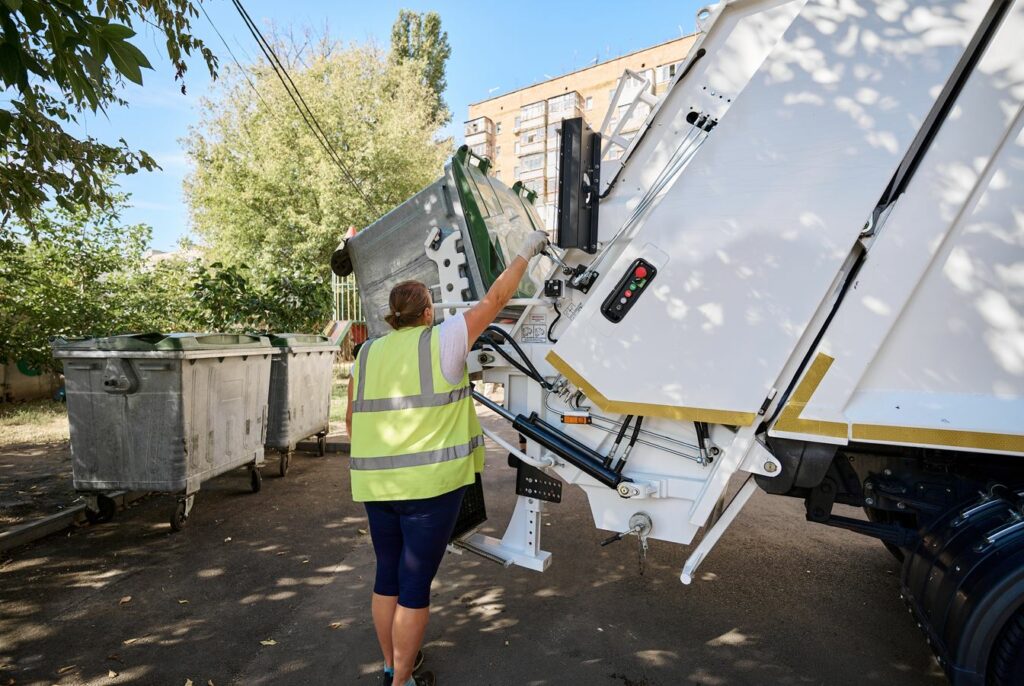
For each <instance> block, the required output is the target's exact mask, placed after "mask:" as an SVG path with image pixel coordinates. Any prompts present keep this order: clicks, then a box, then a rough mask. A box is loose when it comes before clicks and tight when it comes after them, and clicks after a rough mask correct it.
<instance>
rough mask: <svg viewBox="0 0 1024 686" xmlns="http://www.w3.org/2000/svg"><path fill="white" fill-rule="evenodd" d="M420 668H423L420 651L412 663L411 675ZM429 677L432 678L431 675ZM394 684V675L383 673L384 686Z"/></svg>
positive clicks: (392, 685) (421, 652)
mask: <svg viewBox="0 0 1024 686" xmlns="http://www.w3.org/2000/svg"><path fill="white" fill-rule="evenodd" d="M422 667H423V651H422V650H421V651H419V652H417V653H416V661H415V662H413V663H412V671H413V673H416V672H418V671H420V668H422ZM431 676H433V675H431ZM394 682H395V675H394V674H388V673H387V672H384V681H383V684H384V686H394Z"/></svg>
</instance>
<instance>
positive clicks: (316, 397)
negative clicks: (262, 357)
mask: <svg viewBox="0 0 1024 686" xmlns="http://www.w3.org/2000/svg"><path fill="white" fill-rule="evenodd" d="M270 343H271V345H273V346H274V357H273V363H272V364H271V366H270V406H269V407H270V410H269V414H268V416H267V440H266V447H268V448H273V449H275V450H278V451H280V453H281V461H280V465H279V470H280V473H281V476H284V475H285V474H287V473H288V466H289V465H290V464H291V457H292V452H293V451H294V450H295V446H296V444H297V443H298V442H299V441H300V440H302V439H303V438H306V437H307V436H313V435H315V436H316V437H317V447H318V450H317V452H318V453H319V454H320V455H323V454H324V453H325V452H326V447H327V433H328V431H329V429H330V413H331V384H332V381H333V374H332V372H333V370H332V366H333V363H334V356H335V353H336V352H337V351H338V346H337V344H334V343H331V342H330V340H329V339H328V338H327V337H326V336H312V335H307V334H298V333H282V334H271V335H270Z"/></svg>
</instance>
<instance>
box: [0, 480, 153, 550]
mask: <svg viewBox="0 0 1024 686" xmlns="http://www.w3.org/2000/svg"><path fill="white" fill-rule="evenodd" d="M145 496H146V494H145V493H142V492H131V493H126V492H124V491H119V492H117V493H112V494H110V495H109V497H110V498H111V499H112V500H113V501H114V503H116V504H117V509H118V510H124V509H125V508H126V507H128V506H129V505H131V504H132V503H133V502H135V501H136V500H140V499H142V498H144V497H145ZM86 521H87V520H86V518H85V503H78V504H77V505H72V506H71V507H68V508H67V509H64V510H61V511H60V512H55V513H53V514H51V515H46V516H45V517H40V518H39V519H35V520H32V521H30V522H25V523H24V524H18V525H16V526H13V527H11V528H10V529H7V530H5V531H0V552H5V551H8V550H10V549H12V548H18V547H20V546H23V545H26V544H28V543H32V542H33V541H36V540H39V539H40V538H43V537H45V536H49V535H50V534H55V533H57V532H59V531H63V530H64V529H69V528H71V527H73V526H76V525H79V524H83V523H84V522H86Z"/></svg>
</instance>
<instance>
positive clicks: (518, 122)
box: [512, 117, 523, 129]
mask: <svg viewBox="0 0 1024 686" xmlns="http://www.w3.org/2000/svg"><path fill="white" fill-rule="evenodd" d="M522 123H523V118H522V117H516V120H515V122H513V124H512V126H514V127H515V128H517V129H518V128H519V126H520V125H521V124H522Z"/></svg>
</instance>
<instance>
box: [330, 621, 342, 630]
mask: <svg viewBox="0 0 1024 686" xmlns="http://www.w3.org/2000/svg"><path fill="white" fill-rule="evenodd" d="M343 626H345V624H344V622H331V624H330V627H331V628H332V629H340V628H341V627H343Z"/></svg>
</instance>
